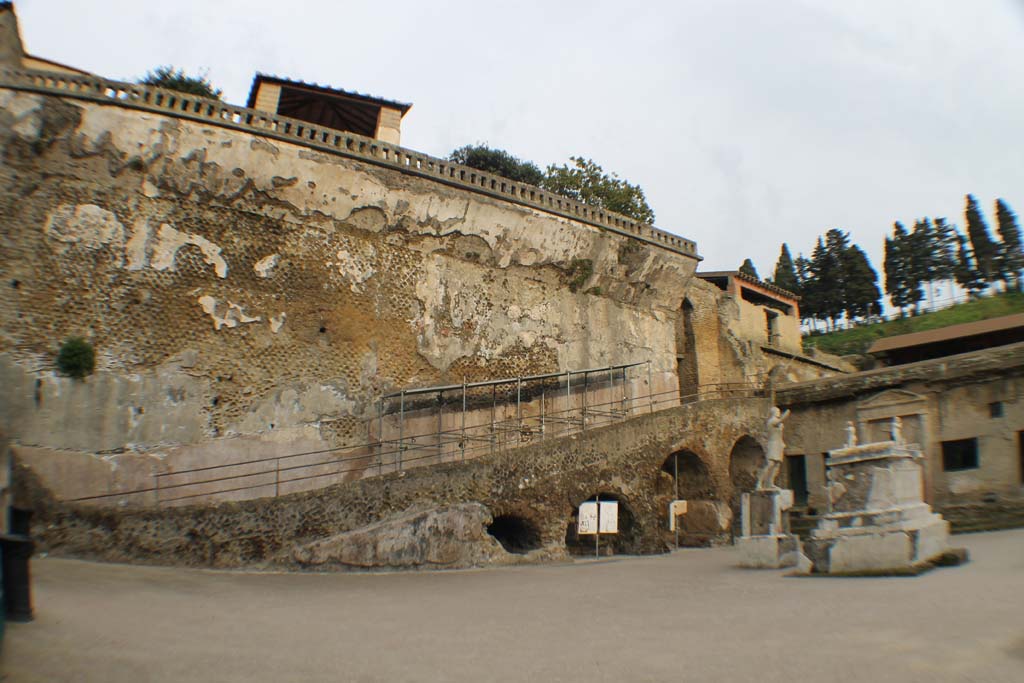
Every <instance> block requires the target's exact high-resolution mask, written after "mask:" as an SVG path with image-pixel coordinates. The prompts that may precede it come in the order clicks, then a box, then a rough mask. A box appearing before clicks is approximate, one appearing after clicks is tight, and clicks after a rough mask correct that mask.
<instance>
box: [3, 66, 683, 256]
mask: <svg viewBox="0 0 1024 683" xmlns="http://www.w3.org/2000/svg"><path fill="white" fill-rule="evenodd" d="M0 88H7V89H11V90H20V91H27V92H35V93H41V94H46V95H55V96H59V97H70V98H75V99H82V100H89V101H93V102H100V103H103V104H113V105H117V106H123V107H128V108H132V109H139V110H143V111H150V112H154V113H158V114H163V115H165V116H175V117H179V118H186V119H191V120H195V121H201V122H204V123H209V124H213V125H217V126H223V127H225V128H233V129H235V130H241V131H245V132H248V133H252V134H254V135H260V136H263V137H268V138H274V139H277V140H282V141H285V142H290V143H293V144H300V145H304V146H307V147H311V148H314V149H317V150H322V151H326V152H330V153H333V154H339V155H341V156H344V157H348V158H351V159H356V160H358V161H363V162H367V163H372V164H376V165H379V166H384V167H387V168H392V169H397V170H400V171H401V172H403V173H409V174H411V175H416V176H419V177H422V178H427V179H430V180H434V181H437V182H441V183H445V184H446V185H451V186H454V187H459V188H462V189H466V190H470V191H473V192H477V193H480V194H484V195H489V196H492V197H496V198H499V199H503V200H506V201H511V202H515V203H517V204H521V205H524V206H528V207H531V208H534V209H539V210H541V211H544V212H547V213H551V214H555V215H558V216H562V217H565V218H570V219H572V220H575V221H579V222H582V223H587V224H589V225H594V226H596V227H599V228H602V229H605V230H609V231H611V232H614V233H618V234H621V235H625V236H628V237H632V238H635V239H639V240H642V241H644V242H647V243H650V244H653V245H655V246H659V247H662V248H664V249H668V250H670V251H674V252H677V253H680V254H684V255H686V256H691V257H693V258H700V257H699V256H698V255H697V246H696V244H695V243H694V242H693V241H692V240H688V239H684V238H682V237H678V236H676V235H673V234H671V233H668V232H665V231H664V230H659V229H657V228H655V227H654V226H651V225H648V224H645V223H641V222H638V221H635V220H632V219H630V218H627V217H625V216H622V215H620V214H617V213H613V212H611V211H606V210H604V209H600V208H595V207H592V206H588V205H586V204H583V203H581V202H578V201H575V200H573V199H569V198H567V197H562V196H560V195H557V194H553V193H551V192H546V191H544V190H542V189H540V188H538V187H535V186H533V185H527V184H525V183H520V182H515V181H512V180H509V179H508V178H502V177H501V176H497V175H494V174H490V173H485V172H483V171H479V170H477V169H474V168H469V167H467V166H461V165H459V164H455V163H452V162H450V161H447V160H444V159H438V158H436V157H431V156H428V155H426V154H421V153H419V152H415V151H413V150H410V149H406V148H404V147H399V146H397V145H392V144H389V143H386V142H382V141H380V140H376V139H374V138H368V137H364V136H362V135H357V134H355V133H350V132H346V131H339V130H335V129H333V128H326V127H323V126H319V125H315V124H311V123H309V122H307V121H300V120H298V119H293V118H289V117H286V116H278V115H277V114H271V113H269V112H264V111H258V110H256V109H249V108H246V107H238V106H234V105H230V104H226V103H224V102H220V101H217V100H210V99H207V98H204V97H199V96H196V95H189V94H186V93H180V92H176V91H172V90H165V89H163V88H157V87H153V86H146V85H139V84H134V83H123V82H119V81H111V80H107V79H104V78H98V77H96V76H83V75H77V74H66V73H58V72H51V71H37V70H29V69H23V70H13V69H0Z"/></svg>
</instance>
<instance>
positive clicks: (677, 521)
mask: <svg viewBox="0 0 1024 683" xmlns="http://www.w3.org/2000/svg"><path fill="white" fill-rule="evenodd" d="M673 457H674V458H675V463H674V464H675V470H676V474H675V482H676V495H675V500H679V453H675V454H673ZM672 526H673V527H674V528H675V530H676V550H679V520H677V519H676V511H675V508H673V509H672Z"/></svg>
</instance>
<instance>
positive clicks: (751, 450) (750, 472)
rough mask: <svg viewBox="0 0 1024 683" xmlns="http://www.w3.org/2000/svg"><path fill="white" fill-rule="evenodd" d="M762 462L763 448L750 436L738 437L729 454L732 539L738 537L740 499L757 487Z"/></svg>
mask: <svg viewBox="0 0 1024 683" xmlns="http://www.w3.org/2000/svg"><path fill="white" fill-rule="evenodd" d="M764 462H765V456H764V448H762V447H761V444H760V443H758V442H757V440H756V439H754V437H752V436H748V435H744V436H742V437H740V438H739V439H738V440H737V441H736V443H735V444H733V447H732V451H730V453H729V482H730V484H731V485H732V492H731V494H730V498H729V503H730V508H731V509H732V535H733V537H734V538H735V537H736V536H739V535H740V497H741V496H742V494H743V493H745V492H749V491H753V490H754V488H755V487H756V486H757V473H758V471H759V470H760V469H761V467H762V465H764Z"/></svg>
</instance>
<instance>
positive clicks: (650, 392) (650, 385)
mask: <svg viewBox="0 0 1024 683" xmlns="http://www.w3.org/2000/svg"><path fill="white" fill-rule="evenodd" d="M647 400H648V402H649V403H650V412H652V413H653V412H654V384H653V383H652V382H651V361H650V360H648V361H647Z"/></svg>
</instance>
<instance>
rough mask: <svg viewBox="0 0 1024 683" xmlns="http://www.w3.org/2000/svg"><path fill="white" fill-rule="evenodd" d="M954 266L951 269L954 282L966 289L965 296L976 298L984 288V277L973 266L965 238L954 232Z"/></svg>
mask: <svg viewBox="0 0 1024 683" xmlns="http://www.w3.org/2000/svg"><path fill="white" fill-rule="evenodd" d="M956 241H957V249H956V267H955V268H954V269H953V276H954V278H956V283H957V284H958V285H960V286H961V287H963V288H964V289H966V290H967V296H968V298H971V299H976V298H977V297H978V295H979V293H981V292H982V291H984V290H985V286H986V285H985V278H983V277H982V275H981V273H980V272H979V271H978V269H977V268H976V267H975V264H974V259H973V258H972V257H971V253H970V250H969V249H968V248H967V238H966V237H964V236H963V235H961V234H960V233H956Z"/></svg>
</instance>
